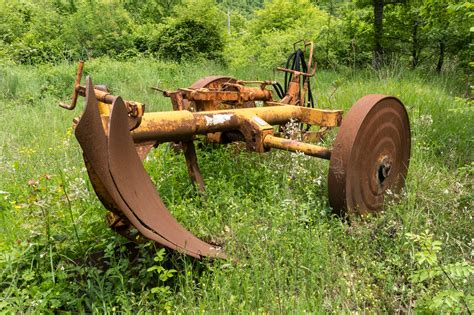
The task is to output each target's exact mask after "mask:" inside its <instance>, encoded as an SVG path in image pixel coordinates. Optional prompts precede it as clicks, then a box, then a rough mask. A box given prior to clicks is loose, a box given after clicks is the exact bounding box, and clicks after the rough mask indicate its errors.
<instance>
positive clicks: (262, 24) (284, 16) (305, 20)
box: [227, 0, 329, 68]
mask: <svg viewBox="0 0 474 315" xmlns="http://www.w3.org/2000/svg"><path fill="white" fill-rule="evenodd" d="M328 17H329V16H328V14H327V13H326V12H324V11H322V10H319V9H318V8H316V7H315V6H313V5H312V4H311V2H310V1H309V0H298V1H294V2H292V1H283V0H276V1H266V2H264V7H263V8H262V9H260V10H257V11H256V12H255V17H254V18H253V19H252V21H251V22H250V23H249V26H248V31H247V32H246V33H244V34H235V36H234V38H232V40H230V42H229V47H228V52H227V55H228V56H229V57H228V59H229V62H230V64H231V65H234V66H242V65H250V64H253V63H254V62H256V61H258V62H259V63H260V64H262V66H265V67H267V68H272V67H275V66H277V65H281V64H282V62H284V61H286V58H287V57H288V55H289V54H290V53H291V52H292V50H293V43H295V42H297V41H299V40H301V39H306V40H315V41H316V42H318V39H319V36H320V34H321V30H322V29H323V28H324V27H325V25H326V24H327V20H328Z"/></svg>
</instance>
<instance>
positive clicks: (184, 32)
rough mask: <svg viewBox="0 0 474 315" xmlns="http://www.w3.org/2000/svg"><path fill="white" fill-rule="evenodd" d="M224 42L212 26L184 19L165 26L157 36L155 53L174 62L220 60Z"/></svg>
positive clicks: (153, 48)
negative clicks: (199, 59) (201, 59)
mask: <svg viewBox="0 0 474 315" xmlns="http://www.w3.org/2000/svg"><path fill="white" fill-rule="evenodd" d="M223 49H224V41H223V39H222V36H221V34H220V33H219V31H218V30H217V29H216V28H214V27H212V25H208V24H205V23H203V22H199V21H195V20H191V19H184V20H181V21H176V22H174V23H172V24H169V25H167V26H166V27H165V28H164V29H163V31H162V32H161V33H160V35H159V36H158V39H157V42H156V46H155V47H152V50H154V51H156V52H157V53H158V54H159V56H160V57H162V58H164V59H170V60H175V61H181V60H183V59H192V58H204V59H213V60H222V51H223Z"/></svg>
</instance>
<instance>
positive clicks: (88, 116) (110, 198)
mask: <svg viewBox="0 0 474 315" xmlns="http://www.w3.org/2000/svg"><path fill="white" fill-rule="evenodd" d="M86 94H87V95H86V108H85V111H84V113H83V115H82V117H81V119H80V121H79V123H78V125H77V126H76V130H75V135H76V138H77V140H78V142H79V144H80V146H81V148H82V150H83V153H84V159H85V161H86V165H87V168H88V171H89V174H90V175H92V176H90V178H91V181H92V184H93V187H94V190H95V191H96V193H97V195H98V196H99V199H100V200H101V201H102V202H103V204H104V206H105V207H107V208H108V209H109V210H111V211H114V212H119V213H121V214H123V215H125V216H126V218H127V219H128V220H129V221H130V223H131V224H133V225H134V226H135V227H136V228H137V230H138V231H139V232H140V233H141V234H142V235H143V236H145V237H146V238H148V239H151V240H154V241H156V242H158V243H160V244H162V245H164V246H166V247H169V248H172V249H177V250H180V251H182V252H184V253H186V254H188V255H190V256H194V257H198V258H199V257H201V256H202V255H206V253H209V251H202V250H201V251H197V250H192V249H190V248H186V246H185V247H180V246H179V245H178V244H176V243H178V242H173V241H172V240H174V239H173V237H169V238H170V240H168V239H167V238H165V237H163V236H161V235H160V234H159V233H158V232H157V231H154V230H153V223H154V222H151V223H150V222H149V221H150V218H149V217H148V216H147V215H146V213H145V215H143V214H144V213H143V211H141V209H138V212H134V211H136V210H137V209H134V211H132V209H131V208H130V207H129V206H128V204H127V203H126V202H125V200H124V199H123V198H122V195H121V194H120V192H119V190H118V188H117V186H116V184H115V180H114V178H113V177H112V175H111V172H110V169H109V148H108V139H107V136H106V135H105V132H104V130H103V128H102V122H101V118H100V115H99V111H98V107H97V105H98V104H97V99H96V98H95V94H94V88H93V85H92V80H90V78H87V93H86ZM119 107H120V106H117V108H119ZM123 110H124V111H125V121H126V123H125V129H126V131H127V132H128V121H127V119H126V109H125V106H123ZM118 116H119V115H117V117H118ZM128 137H129V138H130V136H128ZM128 149H129V148H128ZM132 150H133V154H135V156H136V159H138V161H139V162H140V159H139V157H138V155H137V154H136V153H135V148H134V147H133V142H132ZM120 154H121V153H120ZM140 165H141V162H140ZM127 167H128V166H127ZM148 180H149V179H148ZM140 186H141V184H140V185H138V186H137V187H136V189H139V188H140ZM155 194H156V192H155ZM163 207H164V206H163ZM164 209H165V210H166V208H164ZM161 211H163V208H162V209H161ZM168 215H169V213H168ZM169 216H170V215H169ZM148 224H150V225H151V227H149V226H148ZM179 243H180V244H182V242H179ZM193 249H194V247H193ZM212 254H213V256H216V255H215V253H212Z"/></svg>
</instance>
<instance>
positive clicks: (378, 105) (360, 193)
mask: <svg viewBox="0 0 474 315" xmlns="http://www.w3.org/2000/svg"><path fill="white" fill-rule="evenodd" d="M410 139H411V137H410V123H409V120H408V115H407V112H406V110H405V107H404V106H403V104H402V103H401V102H400V101H399V100H398V99H397V98H395V97H391V96H385V95H367V96H365V97H363V98H361V99H360V100H359V101H357V103H356V104H355V105H354V106H353V107H352V108H351V109H350V110H349V112H348V113H347V115H346V117H345V118H344V120H343V123H342V126H341V128H340V131H339V133H338V135H337V137H336V140H335V142H334V146H333V151H332V155H331V161H330V164H329V177H328V190H329V203H330V205H331V207H332V208H333V210H334V211H335V212H337V213H339V214H344V213H345V212H349V213H354V212H355V213H360V214H366V213H372V212H377V211H380V210H382V209H383V203H384V196H385V195H386V194H387V193H388V192H389V191H390V192H392V193H395V194H397V193H399V192H400V190H401V189H402V188H403V186H404V183H405V177H406V175H407V172H408V164H409V160H410V147H411V141H410Z"/></svg>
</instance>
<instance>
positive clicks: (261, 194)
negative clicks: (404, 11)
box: [0, 59, 474, 313]
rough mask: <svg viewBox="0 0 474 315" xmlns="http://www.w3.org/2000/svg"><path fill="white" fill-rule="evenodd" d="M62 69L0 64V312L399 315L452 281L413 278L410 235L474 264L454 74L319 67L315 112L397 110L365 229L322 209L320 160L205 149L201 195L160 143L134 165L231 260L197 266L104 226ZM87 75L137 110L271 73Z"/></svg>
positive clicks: (323, 167)
mask: <svg viewBox="0 0 474 315" xmlns="http://www.w3.org/2000/svg"><path fill="white" fill-rule="evenodd" d="M74 67H75V65H68V64H62V65H58V66H47V65H44V66H40V67H29V66H9V67H6V66H4V67H0V74H1V76H0V102H1V108H2V110H1V111H0V124H1V126H2V127H1V129H0V173H1V177H0V288H1V289H0V296H1V298H0V311H7V312H27V311H35V312H42V311H51V310H56V311H59V310H69V311H79V312H93V311H95V312H101V313H102V312H107V313H109V312H125V313H128V312H130V313H131V312H133V313H135V312H138V311H141V312H145V311H158V310H170V311H180V312H185V313H188V312H192V313H194V312H196V313H197V312H201V311H202V312H211V313H223V312H225V313H227V312H228V313H248V312H251V311H254V312H259V313H260V312H262V313H263V312H269V313H280V312H285V313H286V312H295V313H303V312H315V313H326V312H335V313H336V312H337V313H339V312H356V311H357V312H381V311H385V312H391V313H392V312H408V311H410V310H412V309H413V308H414V307H415V305H416V303H417V301H421V300H423V299H425V298H426V296H429V295H430V294H436V293H437V292H438V291H439V290H440V289H443V288H449V283H447V282H442V281H439V282H435V283H430V284H428V285H426V286H424V287H419V286H416V285H415V284H413V283H412V282H411V281H410V275H412V274H413V273H414V272H415V271H416V270H417V265H416V263H415V262H414V258H413V244H411V243H410V241H409V239H407V237H406V233H421V232H422V231H425V230H427V229H428V230H430V231H431V232H432V233H434V236H435V238H436V239H438V240H441V241H442V243H443V245H444V247H443V251H442V252H441V254H440V259H441V261H442V263H449V262H454V261H459V260H463V259H472V252H471V250H472V239H473V237H474V235H473V232H472V231H473V229H472V223H471V222H472V206H473V199H474V198H473V193H472V172H473V164H472V163H473V159H472V158H473V157H472V140H473V132H472V126H474V121H473V112H472V110H471V107H469V105H467V103H465V102H464V101H462V100H461V99H460V98H458V96H462V93H463V91H462V88H460V84H461V83H460V82H459V81H458V80H457V79H456V77H455V76H451V75H450V74H445V75H443V76H431V75H426V74H423V73H418V72H407V71H404V70H401V69H400V68H397V67H392V68H388V69H385V70H383V71H381V72H379V73H373V72H371V71H368V70H367V71H360V72H357V73H353V72H350V71H347V72H345V71H341V72H340V73H336V72H330V71H320V72H319V73H318V75H317V83H316V84H315V86H314V92H315V95H316V97H317V103H318V106H320V107H323V108H342V109H348V108H349V107H350V106H351V104H353V103H354V102H355V101H356V100H357V99H358V98H360V97H362V96H363V95H365V94H368V93H384V94H390V95H395V96H397V97H399V98H400V99H401V100H402V102H403V103H404V104H405V105H406V106H407V109H408V111H409V115H410V119H411V125H412V141H413V149H412V159H411V162H410V163H411V164H410V171H409V176H408V181H407V187H406V190H405V192H404V195H403V198H402V199H401V202H399V203H389V204H388V205H387V207H386V211H385V213H383V214H381V215H378V216H373V217H369V218H367V219H365V220H364V221H363V222H358V220H355V221H354V222H352V224H347V223H345V222H343V221H341V220H340V219H339V218H336V217H333V216H332V215H331V211H330V208H329V206H328V201H327V185H326V176H327V168H328V163H327V161H323V160H318V159H313V158H308V157H304V156H300V155H294V154H290V153H287V152H278V151H275V152H273V151H272V152H270V153H268V154H264V155H257V154H253V153H248V152H239V150H237V149H236V148H234V147H232V146H230V147H225V148H208V147H203V148H202V149H201V150H199V152H198V155H199V162H200V166H201V169H202V172H203V175H204V177H205V180H206V184H207V195H206V196H202V195H200V194H198V193H197V192H196V191H195V189H194V188H193V187H192V186H191V185H190V183H189V180H188V177H187V173H186V168H185V164H184V158H183V157H182V156H180V155H176V154H175V153H174V152H173V151H172V150H170V149H169V148H168V147H167V146H159V147H158V148H157V149H156V150H155V151H153V152H152V153H151V155H150V156H149V158H148V160H147V161H146V164H145V166H146V167H147V169H148V170H149V173H150V175H151V177H152V178H153V180H154V182H155V183H156V184H157V189H158V191H159V192H160V194H161V196H162V198H163V200H164V201H165V203H166V204H167V205H168V207H169V209H170V211H171V212H172V213H173V214H174V215H175V216H176V217H177V219H178V220H179V221H180V222H181V223H182V224H183V225H184V226H186V227H187V228H188V229H190V230H191V231H192V232H193V233H195V234H196V235H197V236H199V237H201V238H203V239H206V240H209V241H212V242H215V243H219V244H221V245H223V246H224V248H225V250H226V252H228V253H229V255H230V256H231V257H233V258H235V259H234V260H229V261H226V260H222V261H221V260H217V261H209V260H203V261H195V260H193V259H190V258H188V257H183V256H181V255H179V254H176V253H172V252H166V255H165V256H164V257H163V259H162V260H159V259H158V260H154V258H156V255H157V253H156V250H157V249H156V248H155V245H153V244H150V243H145V244H141V245H132V244H130V243H129V242H128V241H127V240H125V239H124V238H122V237H120V236H118V235H116V234H115V233H113V232H112V231H110V230H109V229H108V228H107V227H106V224H105V222H104V215H105V213H106V211H105V210H104V209H103V207H102V206H101V204H100V203H99V201H98V200H97V198H96V196H95V194H94V192H93V190H92V187H91V185H90V183H89V180H88V178H87V175H86V172H85V169H84V166H83V162H82V158H81V153H80V149H79V147H78V145H77V144H76V142H75V139H74V136H73V135H72V129H71V121H72V119H73V117H75V116H77V115H78V114H79V113H80V109H79V110H76V111H75V112H69V111H65V110H62V109H59V108H58V106H57V104H58V102H59V100H65V99H67V98H68V97H69V95H70V92H71V88H72V82H73V78H74V73H75V70H74ZM85 72H86V74H91V75H92V76H93V80H94V82H95V83H105V84H107V85H109V87H110V88H111V89H112V91H113V92H114V93H116V94H120V95H122V96H123V97H124V98H126V99H133V100H138V101H142V102H144V103H146V104H147V106H148V107H147V109H148V110H170V109H171V106H170V103H169V100H168V99H165V98H163V97H162V96H160V95H158V94H156V93H155V92H153V91H152V90H151V89H149V87H150V86H160V87H162V88H166V89H173V88H176V87H182V86H189V85H190V84H191V83H192V82H194V81H195V80H197V79H199V78H200V77H202V76H206V75H215V74H230V75H233V76H235V77H238V78H242V79H279V78H280V77H279V75H277V74H275V73H274V72H272V71H269V70H265V69H260V70H256V69H223V68H221V67H219V66H216V65H215V64H212V63H203V64H181V65H180V64H173V63H163V62H159V61H154V60H147V59H137V60H133V61H129V62H117V61H113V60H107V59H97V60H94V61H92V62H89V63H86V66H85ZM79 104H80V105H79V107H82V101H81V102H80V103H79ZM66 194H67V195H66ZM156 264H161V265H162V266H164V268H165V269H166V270H171V269H175V270H177V273H175V274H174V276H173V277H171V278H170V279H169V280H166V281H165V282H163V281H161V280H159V279H158V278H157V276H156V275H155V274H154V273H153V272H147V269H148V268H150V267H152V266H154V265H156ZM472 283H473V282H472V281H470V282H467V283H466V284H465V285H464V287H465V291H466V292H467V293H469V292H471V293H472V290H473V287H472ZM166 286H168V287H169V288H168V290H160V291H157V290H153V288H164V287H166ZM467 293H466V294H467Z"/></svg>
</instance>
